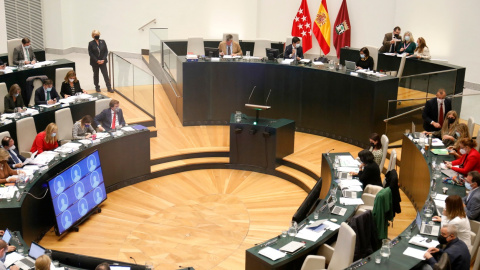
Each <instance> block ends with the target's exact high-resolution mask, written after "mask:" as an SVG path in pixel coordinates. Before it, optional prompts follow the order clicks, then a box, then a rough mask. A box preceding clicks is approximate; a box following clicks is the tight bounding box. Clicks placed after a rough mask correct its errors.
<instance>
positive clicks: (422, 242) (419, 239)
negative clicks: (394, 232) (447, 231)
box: [408, 234, 440, 248]
mask: <svg viewBox="0 0 480 270" xmlns="http://www.w3.org/2000/svg"><path fill="white" fill-rule="evenodd" d="M428 239H429V238H427V237H423V236H421V235H419V234H417V235H415V236H414V237H412V238H411V239H410V241H408V243H409V244H413V245H417V246H420V247H424V248H431V247H436V246H438V245H439V244H440V243H439V242H438V241H436V240H432V241H431V242H427V240H428Z"/></svg>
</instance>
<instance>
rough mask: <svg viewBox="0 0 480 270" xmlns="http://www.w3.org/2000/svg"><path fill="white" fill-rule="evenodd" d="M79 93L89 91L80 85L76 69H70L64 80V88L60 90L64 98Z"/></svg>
mask: <svg viewBox="0 0 480 270" xmlns="http://www.w3.org/2000/svg"><path fill="white" fill-rule="evenodd" d="M77 93H80V94H81V93H84V94H86V93H87V91H85V90H83V89H82V87H80V81H78V79H77V74H76V73H75V71H73V70H70V71H69V72H67V74H66V75H65V78H64V81H63V82H62V89H61V90H60V95H61V96H62V97H64V98H68V97H69V96H74V95H75V94H77Z"/></svg>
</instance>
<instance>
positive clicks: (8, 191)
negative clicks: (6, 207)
mask: <svg viewBox="0 0 480 270" xmlns="http://www.w3.org/2000/svg"><path fill="white" fill-rule="evenodd" d="M17 190H18V188H17V187H16V186H8V187H4V188H0V198H2V199H6V198H7V195H10V196H11V197H13V195H14V194H15V191H17Z"/></svg>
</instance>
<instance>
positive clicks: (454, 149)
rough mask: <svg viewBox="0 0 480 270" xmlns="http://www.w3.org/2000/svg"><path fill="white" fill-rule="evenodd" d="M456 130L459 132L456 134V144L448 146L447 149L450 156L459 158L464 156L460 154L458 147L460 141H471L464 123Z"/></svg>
mask: <svg viewBox="0 0 480 270" xmlns="http://www.w3.org/2000/svg"><path fill="white" fill-rule="evenodd" d="M456 130H457V131H456V132H455V137H456V140H455V144H454V145H451V146H448V147H447V149H448V153H449V154H450V155H453V156H454V157H455V158H459V157H461V156H462V155H460V154H459V151H460V147H459V146H458V141H459V140H461V139H463V138H468V139H470V133H469V132H468V126H467V125H466V124H464V123H460V124H458V125H457V128H456Z"/></svg>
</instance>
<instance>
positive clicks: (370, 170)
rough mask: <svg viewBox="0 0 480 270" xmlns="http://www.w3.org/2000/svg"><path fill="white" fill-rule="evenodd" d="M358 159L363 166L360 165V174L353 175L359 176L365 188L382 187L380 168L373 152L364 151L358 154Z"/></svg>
mask: <svg viewBox="0 0 480 270" xmlns="http://www.w3.org/2000/svg"><path fill="white" fill-rule="evenodd" d="M358 157H359V158H360V161H361V162H362V164H360V171H359V172H358V174H355V173H352V175H358V178H359V180H360V182H362V184H363V188H364V189H365V187H366V186H367V185H376V186H382V179H380V168H379V167H378V165H377V163H375V161H374V157H373V154H372V152H370V151H368V150H362V151H360V152H359V153H358Z"/></svg>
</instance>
